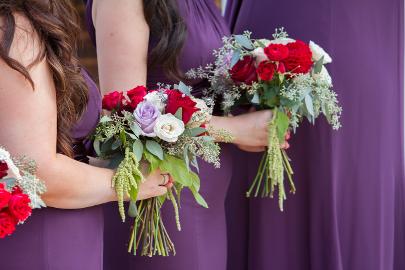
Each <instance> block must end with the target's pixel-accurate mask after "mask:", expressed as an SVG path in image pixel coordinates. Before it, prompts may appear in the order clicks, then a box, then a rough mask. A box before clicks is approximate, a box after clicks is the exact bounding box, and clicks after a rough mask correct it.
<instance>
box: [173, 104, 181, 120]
mask: <svg viewBox="0 0 405 270" xmlns="http://www.w3.org/2000/svg"><path fill="white" fill-rule="evenodd" d="M174 116H175V117H176V118H177V119H179V120H182V121H183V108H182V107H180V108H178V109H177V111H176V113H175V114H174Z"/></svg>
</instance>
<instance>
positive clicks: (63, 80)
mask: <svg viewBox="0 0 405 270" xmlns="http://www.w3.org/2000/svg"><path fill="white" fill-rule="evenodd" d="M71 2H72V1H71V0H0V17H1V18H2V19H3V22H4V23H3V26H2V27H1V29H0V30H1V31H2V34H3V37H2V39H1V41H0V57H1V58H2V59H3V60H4V61H5V62H6V63H7V64H8V65H9V66H10V67H11V68H12V69H14V70H16V71H18V72H19V73H21V74H22V75H23V76H24V77H25V78H26V79H27V80H28V81H29V82H30V84H31V85H32V87H33V89H35V86H34V83H33V81H32V79H31V77H30V75H29V72H28V70H29V68H30V67H32V66H33V65H35V64H37V63H39V62H40V61H41V60H43V59H46V61H47V63H48V65H49V68H50V70H51V72H52V75H53V79H54V83H55V87H56V97H57V98H56V99H57V110H58V113H57V114H58V115H57V132H58V138H57V150H58V152H60V153H63V154H65V155H68V156H70V157H72V156H73V151H72V139H71V136H70V130H71V128H72V126H73V124H74V122H75V121H77V120H78V119H79V118H80V116H81V114H82V113H83V111H84V109H85V107H86V104H87V99H88V88H87V86H86V84H85V81H84V78H83V76H82V75H81V72H80V67H79V64H78V59H77V56H76V52H77V47H76V46H77V38H78V34H79V29H80V28H79V25H78V17H77V14H76V13H75V9H74V7H73V6H72V4H71ZM16 13H19V14H22V15H23V16H25V17H26V18H27V19H28V20H29V21H30V23H31V25H32V27H33V29H34V31H35V32H36V34H38V36H39V39H40V42H41V43H42V44H41V50H40V53H39V54H38V55H37V57H36V59H35V60H34V61H33V62H32V63H31V64H30V65H29V66H28V67H24V66H23V65H22V64H21V63H19V62H17V61H16V60H14V59H12V58H10V56H9V51H10V48H11V45H12V42H13V39H14V34H15V28H16V24H15V17H14V15H15V14H16Z"/></svg>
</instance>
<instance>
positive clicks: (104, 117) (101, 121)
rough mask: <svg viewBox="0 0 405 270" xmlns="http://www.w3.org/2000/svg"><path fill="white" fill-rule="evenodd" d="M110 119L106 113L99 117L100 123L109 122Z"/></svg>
mask: <svg viewBox="0 0 405 270" xmlns="http://www.w3.org/2000/svg"><path fill="white" fill-rule="evenodd" d="M111 121H112V119H111V117H109V116H107V115H104V116H103V117H101V119H100V123H107V122H111Z"/></svg>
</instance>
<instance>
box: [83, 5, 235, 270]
mask: <svg viewBox="0 0 405 270" xmlns="http://www.w3.org/2000/svg"><path fill="white" fill-rule="evenodd" d="M178 4H179V8H180V11H181V14H182V15H183V17H184V19H185V21H186V23H187V26H188V32H187V40H186V43H185V47H184V48H183V52H182V54H181V56H180V66H181V68H182V70H183V71H187V70H188V69H190V68H192V67H198V66H200V65H203V66H205V65H206V64H207V63H210V62H212V61H213V59H214V58H213V56H212V50H213V49H215V48H218V47H220V46H221V38H222V37H223V36H225V35H228V34H229V30H228V28H227V27H226V24H225V22H224V20H223V18H222V17H221V15H220V12H219V10H218V9H217V7H216V6H215V4H214V2H213V1H212V0H181V1H178ZM91 9H92V1H91V0H90V1H88V3H87V12H86V13H87V16H88V17H87V22H88V29H89V30H90V31H89V32H90V35H92V40H95V38H94V34H95V31H94V27H93V26H92V24H93V23H92V20H91ZM155 40H156V39H155V38H154V37H151V42H150V47H153V44H154V42H155ZM158 82H161V83H170V84H173V83H176V82H173V81H170V80H169V79H168V78H167V77H166V76H165V75H164V74H163V72H162V70H161V68H155V69H153V70H148V78H147V84H148V86H149V87H156V83H158ZM192 86H193V92H192V93H193V95H195V96H199V95H201V88H200V87H199V86H200V82H196V83H195V84H194V85H192ZM231 174H232V156H231V147H230V146H224V147H223V149H222V157H221V169H220V170H217V169H215V168H213V166H211V165H208V164H205V163H203V162H200V178H201V192H202V195H203V196H204V198H205V199H206V200H207V202H208V204H209V209H203V208H201V207H200V206H198V205H197V204H196V203H195V202H194V199H193V198H192V195H191V194H190V193H188V192H184V194H183V195H182V204H181V210H180V215H181V222H182V231H181V232H178V231H177V230H176V228H175V222H174V219H173V216H174V213H173V209H172V206H171V205H170V203H167V205H166V206H165V207H164V209H163V215H164V218H165V221H166V223H165V224H166V226H167V228H168V230H169V233H170V235H171V237H172V240H173V241H174V243H175V245H176V249H177V255H176V256H175V257H169V258H158V257H154V258H153V259H150V258H141V257H133V256H132V255H129V254H128V253H127V247H126V245H125V243H127V242H128V237H129V226H130V225H131V224H130V222H127V223H125V224H122V223H121V222H120V218H119V216H118V211H117V206H116V204H112V205H110V206H107V207H105V217H106V218H105V252H104V262H105V263H104V267H105V269H106V270H109V269H112V270H115V269H142V270H148V269H153V270H156V269H168V270H171V269H176V270H182V269H184V270H189V269H199V270H205V269H206V270H224V269H225V268H226V254H227V251H226V224H225V209H224V204H225V196H226V192H227V189H228V186H229V182H230V180H231Z"/></svg>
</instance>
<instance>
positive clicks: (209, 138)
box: [200, 136, 215, 142]
mask: <svg viewBox="0 0 405 270" xmlns="http://www.w3.org/2000/svg"><path fill="white" fill-rule="evenodd" d="M200 138H201V139H203V140H204V141H206V142H213V141H215V139H214V138H213V137H211V136H201V137H200Z"/></svg>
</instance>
